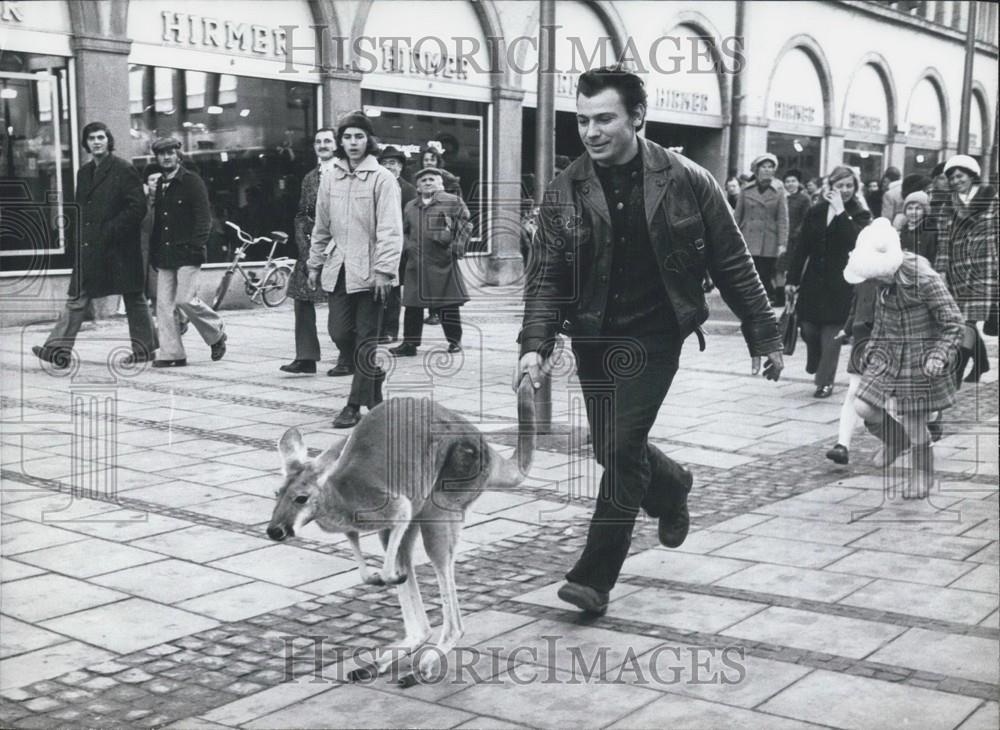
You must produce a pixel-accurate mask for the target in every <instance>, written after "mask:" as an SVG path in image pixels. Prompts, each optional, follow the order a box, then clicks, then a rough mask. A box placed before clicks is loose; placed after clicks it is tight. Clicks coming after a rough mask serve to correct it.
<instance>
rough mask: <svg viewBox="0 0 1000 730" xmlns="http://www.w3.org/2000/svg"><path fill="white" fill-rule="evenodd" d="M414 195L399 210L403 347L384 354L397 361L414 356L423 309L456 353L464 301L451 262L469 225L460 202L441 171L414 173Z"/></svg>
mask: <svg viewBox="0 0 1000 730" xmlns="http://www.w3.org/2000/svg"><path fill="white" fill-rule="evenodd" d="M416 181H417V190H418V193H419V194H418V196H417V198H416V199H414V200H411V201H410V202H409V203H408V204H407V206H406V209H405V210H404V211H403V235H404V240H403V253H404V255H405V256H406V269H405V271H404V276H403V304H404V305H405V306H406V314H405V315H404V317H403V343H402V344H401V345H400V346H399V347H394V348H392V349H391V350H389V352H391V353H392V354H393V355H396V356H397V357H409V356H412V355H416V354H417V347H419V346H420V342H421V336H422V334H423V329H424V307H433V308H434V309H435V310H436V311H437V312H438V314H439V316H440V318H441V327H442V329H444V336H445V339H447V340H448V352H460V351H461V349H462V319H461V314H460V313H459V307H461V306H462V305H463V304H465V303H466V302H467V301H469V295H468V294H466V292H465V282H464V281H463V280H462V272H461V270H460V269H459V267H458V264H457V263H456V259H457V258H458V257H459V256H460V255H462V253H463V252H464V248H465V244H466V242H467V240H468V236H469V231H470V224H469V209H468V208H467V207H465V203H463V202H462V199H461V198H459V197H458V196H456V195H451V194H450V193H446V192H444V191H443V190H442V189H441V188H442V186H443V185H444V179H443V176H442V175H441V170H439V169H437V168H436V167H425V168H424V169H423V170H421V171H420V172H418V173H417V177H416Z"/></svg>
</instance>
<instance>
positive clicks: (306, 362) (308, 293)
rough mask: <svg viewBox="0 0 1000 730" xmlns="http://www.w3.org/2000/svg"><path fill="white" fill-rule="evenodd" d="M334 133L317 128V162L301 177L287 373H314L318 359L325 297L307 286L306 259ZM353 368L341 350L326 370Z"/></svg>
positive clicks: (290, 287) (333, 146) (338, 371)
mask: <svg viewBox="0 0 1000 730" xmlns="http://www.w3.org/2000/svg"><path fill="white" fill-rule="evenodd" d="M335 134H336V131H335V130H333V129H331V128H330V127H323V128H322V129H317V130H316V134H315V135H314V136H313V149H314V150H315V151H316V159H317V161H318V164H317V165H316V167H315V168H313V169H312V170H310V171H309V172H307V173H306V176H305V177H304V178H302V191H301V194H300V195H299V207H298V211H297V212H296V214H295V245H296V247H297V248H298V251H299V260H298V261H296V262H295V270H294V271H293V272H292V278H291V279H289V281H288V296H290V297H291V298H292V301H293V303H294V306H295V359H294V360H292V361H291V362H290V363H288V364H287V365H282V366H281V368H279V369H280V370H281V371H282V372H286V373H315V372H316V363H317V362H318V361H319V359H320V348H319V336H318V335H317V334H316V305H317V304H321V303H323V302H325V301H326V293H325V292H324V291H323V290H322V289H320V288H319V287H317V288H315V289H310V288H309V269H308V268H307V267H306V261H307V260H308V259H309V245H310V242H311V240H312V229H313V225H314V224H315V223H316V194H317V193H318V192H319V182H320V179H321V178H322V176H323V175H324V174H325V173H326V172H329V170H328V168H329V163H330V161H331V160H332V159H333V151H334V150H335V149H337V142H336V140H335V139H334V135H335ZM353 372H354V368H353V367H352V365H351V360H350V358H349V357H344V355H343V353H341V355H340V357H339V358H338V360H337V365H336V366H335V367H333V368H332V369H331V370H330V371H329V372H328V373H327V374H328V375H331V376H338V375H351V374H352V373H353Z"/></svg>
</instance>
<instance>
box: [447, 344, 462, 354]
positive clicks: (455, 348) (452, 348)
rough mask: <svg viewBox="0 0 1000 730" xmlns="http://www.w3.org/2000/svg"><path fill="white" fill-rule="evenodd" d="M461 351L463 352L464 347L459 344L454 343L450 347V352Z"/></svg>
mask: <svg viewBox="0 0 1000 730" xmlns="http://www.w3.org/2000/svg"><path fill="white" fill-rule="evenodd" d="M461 351H462V346H461V345H460V344H458V343H457V342H453V343H451V344H450V345H448V352H461Z"/></svg>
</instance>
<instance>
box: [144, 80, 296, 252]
mask: <svg viewBox="0 0 1000 730" xmlns="http://www.w3.org/2000/svg"><path fill="white" fill-rule="evenodd" d="M129 90H130V94H131V98H130V101H129V108H130V110H131V115H132V129H131V139H130V145H129V146H130V149H129V151H128V152H129V154H130V156H131V159H132V161H133V163H134V164H135V165H136V166H137V167H138V168H140V171H141V170H142V169H143V168H144V167H145V166H146V165H147V164H149V163H151V162H154V161H155V159H154V157H153V156H152V154H151V152H150V144H151V143H152V141H153V140H154V139H155V138H157V137H175V138H176V139H178V140H180V141H181V143H182V145H183V152H184V155H185V163H184V164H185V165H188V166H189V167H190V168H191V169H193V170H195V171H196V172H198V174H200V175H201V177H202V178H203V179H204V180H205V185H206V186H207V187H208V193H209V198H210V200H211V204H212V212H213V220H212V235H211V238H210V239H209V246H208V249H209V250H208V262H209V263H223V262H227V261H230V260H231V259H232V255H233V252H234V250H235V246H234V244H235V237H234V236H233V234H232V232H231V231H230V229H229V228H227V227H226V226H225V222H226V221H227V220H231V221H234V222H236V223H238V224H239V225H240V226H242V227H243V228H244V229H245V230H247V231H249V232H250V233H253V234H254V235H266V234H267V233H268V232H269V231H272V230H282V231H285V232H286V233H288V234H289V236H290V238H289V242H288V244H287V245H286V248H285V250H284V251H281V252H279V254H282V255H291V256H294V255H295V251H296V245H295V241H294V240H293V236H294V225H293V223H294V218H295V211H296V209H297V207H298V200H299V191H300V189H301V185H302V178H303V177H304V176H305V174H306V173H307V172H309V170H311V169H312V168H313V167H315V165H316V158H315V155H314V154H313V151H312V138H313V135H314V134H315V131H316V121H315V120H316V87H315V86H314V85H312V84H303V83H300V82H288V81H272V80H269V79H258V78H250V77H245V76H233V75H229V74H216V73H207V72H202V71H185V70H181V69H171V68H160V67H152V66H137V65H136V66H132V67H131V68H130V70H129ZM267 253H268V251H267V250H265V249H264V248H263V247H260V248H258V249H257V250H255V249H251V250H250V251H249V252H248V254H249V257H250V258H251V260H262V259H264V258H266V257H267Z"/></svg>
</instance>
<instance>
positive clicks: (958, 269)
mask: <svg viewBox="0 0 1000 730" xmlns="http://www.w3.org/2000/svg"><path fill="white" fill-rule="evenodd" d="M941 222H942V223H943V224H944V225H943V228H942V229H941V230H940V231H939V233H938V247H937V259H936V261H935V262H934V268H935V269H937V271H939V272H940V273H941V275H942V276H943V277H944V279H945V282H946V283H947V285H948V291H950V292H951V295H952V296H953V297H954V298H955V301H956V303H957V304H958V307H959V309H961V310H962V316H963V317H964V318H965V321H967V322H983V321H985V320H986V319H988V318H989V316H990V312H991V311H993V312H995V311H996V307H997V286H998V284H1000V276H998V265H997V259H998V256H997V236H998V235H1000V217H998V213H997V194H996V191H995V190H994V189H993V188H991V187H990V186H989V185H982V186H980V188H979V191H978V192H977V193H976V195H975V197H973V199H972V200H970V201H969V204H968V205H962V204H961V203H960V202H959V201H958V200H957V199H955V197H954V196H953V197H952V201H951V204H950V207H949V208H946V209H945V211H944V215H943V217H942V219H941Z"/></svg>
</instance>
